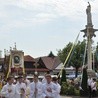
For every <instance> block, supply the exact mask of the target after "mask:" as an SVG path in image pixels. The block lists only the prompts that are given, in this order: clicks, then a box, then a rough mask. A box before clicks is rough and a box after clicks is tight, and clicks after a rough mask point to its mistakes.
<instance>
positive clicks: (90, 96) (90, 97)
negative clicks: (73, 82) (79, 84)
mask: <svg viewBox="0 0 98 98" xmlns="http://www.w3.org/2000/svg"><path fill="white" fill-rule="evenodd" d="M88 88H89V92H88V93H89V98H92V90H91V86H88Z"/></svg>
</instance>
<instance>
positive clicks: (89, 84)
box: [87, 78, 93, 86]
mask: <svg viewBox="0 0 98 98" xmlns="http://www.w3.org/2000/svg"><path fill="white" fill-rule="evenodd" d="M87 82H88V86H91V83H92V82H93V80H92V78H89V79H88V81H87Z"/></svg>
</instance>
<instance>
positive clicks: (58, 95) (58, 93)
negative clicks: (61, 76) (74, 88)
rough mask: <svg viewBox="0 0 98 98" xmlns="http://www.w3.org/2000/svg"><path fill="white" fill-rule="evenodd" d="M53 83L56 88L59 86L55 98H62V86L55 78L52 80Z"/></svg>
mask: <svg viewBox="0 0 98 98" xmlns="http://www.w3.org/2000/svg"><path fill="white" fill-rule="evenodd" d="M52 81H53V83H55V84H56V86H57V93H56V95H55V96H56V98H60V91H61V86H60V84H59V83H58V79H57V77H53V78H52Z"/></svg>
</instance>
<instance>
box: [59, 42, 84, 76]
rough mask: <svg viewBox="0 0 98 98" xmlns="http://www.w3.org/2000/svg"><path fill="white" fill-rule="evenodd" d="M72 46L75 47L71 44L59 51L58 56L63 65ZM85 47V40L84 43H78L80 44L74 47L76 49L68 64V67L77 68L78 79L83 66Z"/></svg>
mask: <svg viewBox="0 0 98 98" xmlns="http://www.w3.org/2000/svg"><path fill="white" fill-rule="evenodd" d="M72 45H73V43H71V42H69V43H68V44H67V45H66V47H64V48H63V49H62V50H59V51H58V56H59V58H60V60H61V61H62V62H63V63H64V61H65V60H66V58H67V56H68V54H69V51H70V49H71V47H72ZM85 45H86V41H85V40H83V41H82V42H80V41H78V43H77V44H76V45H75V46H74V49H73V51H72V53H71V55H70V57H69V60H68V62H67V64H66V65H67V66H73V67H75V68H76V77H77V72H78V68H79V67H81V66H82V65H83V57H84V51H85ZM66 65H65V66H66Z"/></svg>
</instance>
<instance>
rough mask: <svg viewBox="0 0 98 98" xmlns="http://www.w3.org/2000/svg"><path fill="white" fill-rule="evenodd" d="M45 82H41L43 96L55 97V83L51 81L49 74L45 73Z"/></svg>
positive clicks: (56, 90)
mask: <svg viewBox="0 0 98 98" xmlns="http://www.w3.org/2000/svg"><path fill="white" fill-rule="evenodd" d="M46 80H47V81H46V83H44V84H43V98H56V93H58V89H57V85H56V84H55V83H53V82H52V78H51V75H50V74H47V75H46Z"/></svg>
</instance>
